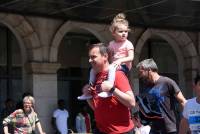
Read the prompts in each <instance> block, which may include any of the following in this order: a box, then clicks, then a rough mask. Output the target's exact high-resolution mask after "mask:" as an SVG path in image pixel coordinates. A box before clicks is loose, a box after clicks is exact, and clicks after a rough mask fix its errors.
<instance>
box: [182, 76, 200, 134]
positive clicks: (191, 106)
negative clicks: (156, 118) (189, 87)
mask: <svg viewBox="0 0 200 134" xmlns="http://www.w3.org/2000/svg"><path fill="white" fill-rule="evenodd" d="M193 89H194V92H195V93H196V97H194V98H192V99H189V100H188V101H187V102H186V104H185V106H184V109H183V117H182V119H181V122H180V126H179V134H186V133H188V132H189V133H190V134H199V133H200V76H199V75H197V76H196V78H195V79H194V85H193Z"/></svg>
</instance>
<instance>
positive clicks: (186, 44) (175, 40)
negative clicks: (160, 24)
mask: <svg viewBox="0 0 200 134" xmlns="http://www.w3.org/2000/svg"><path fill="white" fill-rule="evenodd" d="M153 35H156V36H159V37H161V38H162V39H164V40H165V41H167V42H168V43H169V45H170V46H171V47H172V49H173V50H174V52H175V54H176V57H177V62H178V65H179V66H178V70H179V71H178V76H179V83H180V87H181V88H183V87H185V86H186V87H188V86H187V84H188V83H187V80H186V73H185V70H196V69H197V66H198V65H197V62H196V57H197V52H196V50H195V47H194V44H193V42H192V40H191V39H190V38H189V36H188V35H187V34H186V33H185V32H182V31H170V30H159V29H147V30H146V31H145V32H144V33H143V34H142V36H141V38H140V39H139V40H138V42H137V44H136V49H135V64H136V65H137V63H138V62H139V55H140V54H141V50H142V48H143V46H144V44H145V42H146V41H147V40H148V39H149V38H151V37H152V36H153ZM188 63H190V64H188ZM188 73H192V72H189V71H188ZM192 77H193V76H191V79H192ZM185 89H187V88H185Z"/></svg>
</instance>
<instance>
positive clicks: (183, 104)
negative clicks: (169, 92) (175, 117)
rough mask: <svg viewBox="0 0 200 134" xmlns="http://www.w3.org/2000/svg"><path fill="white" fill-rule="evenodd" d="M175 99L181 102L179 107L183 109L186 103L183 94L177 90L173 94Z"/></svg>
mask: <svg viewBox="0 0 200 134" xmlns="http://www.w3.org/2000/svg"><path fill="white" fill-rule="evenodd" d="M175 97H176V99H177V100H178V102H179V104H181V108H182V109H183V108H184V106H185V103H186V99H185V97H184V96H183V94H182V92H181V91H179V92H178V93H177V94H176V95H175Z"/></svg>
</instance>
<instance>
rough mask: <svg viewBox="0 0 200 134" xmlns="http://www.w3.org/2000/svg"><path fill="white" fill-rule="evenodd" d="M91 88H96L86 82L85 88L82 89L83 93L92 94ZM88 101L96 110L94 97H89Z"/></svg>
mask: <svg viewBox="0 0 200 134" xmlns="http://www.w3.org/2000/svg"><path fill="white" fill-rule="evenodd" d="M91 90H94V88H93V87H91V86H90V85H89V84H86V85H85V86H84V87H83V89H82V92H83V94H90V93H91ZM87 103H88V104H89V106H90V107H91V108H92V110H94V105H93V103H92V99H88V100H87Z"/></svg>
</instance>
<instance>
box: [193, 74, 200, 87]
mask: <svg viewBox="0 0 200 134" xmlns="http://www.w3.org/2000/svg"><path fill="white" fill-rule="evenodd" d="M199 81H200V75H199V74H197V75H196V77H195V78H194V84H195V85H196V84H197V83H198V82H199Z"/></svg>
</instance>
